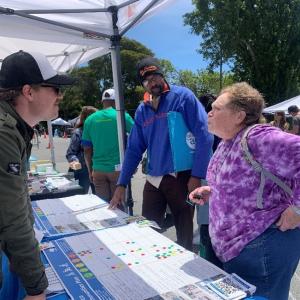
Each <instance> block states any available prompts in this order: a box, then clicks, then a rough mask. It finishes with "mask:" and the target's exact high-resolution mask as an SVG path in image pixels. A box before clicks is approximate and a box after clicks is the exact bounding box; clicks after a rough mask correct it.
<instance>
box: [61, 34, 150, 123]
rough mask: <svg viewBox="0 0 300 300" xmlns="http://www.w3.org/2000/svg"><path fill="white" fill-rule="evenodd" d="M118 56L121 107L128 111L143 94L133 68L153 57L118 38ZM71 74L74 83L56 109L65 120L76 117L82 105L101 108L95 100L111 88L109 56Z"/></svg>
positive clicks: (144, 48)
mask: <svg viewBox="0 0 300 300" xmlns="http://www.w3.org/2000/svg"><path fill="white" fill-rule="evenodd" d="M120 52H121V53H120V55H121V67H122V84H123V89H124V100H125V106H126V109H128V110H129V111H130V110H131V109H135V108H136V107H137V105H138V102H139V101H140V100H141V99H142V97H143V93H144V92H143V88H142V87H141V86H140V82H139V81H138V79H137V71H136V64H137V62H138V61H139V60H140V59H142V58H144V57H146V56H153V52H152V51H151V50H150V49H148V48H146V47H145V46H144V45H142V44H141V43H139V42H137V41H134V40H130V39H127V38H122V40H121V51H120ZM71 74H72V75H73V76H75V77H76V78H77V83H76V84H75V85H74V86H72V87H71V88H69V89H67V90H66V92H65V96H64V100H63V101H62V102H61V105H60V107H61V109H60V115H61V116H62V117H63V118H66V119H70V118H73V117H75V116H78V114H79V112H80V110H81V107H82V106H84V105H96V106H100V105H101V102H99V101H98V100H99V99H101V95H102V93H103V91H104V90H105V89H108V88H111V87H112V86H113V78H112V66H111V57H110V54H107V55H104V56H101V57H99V58H96V59H93V60H91V61H90V62H89V63H88V65H87V66H84V67H79V68H76V69H74V70H73V72H72V73H71Z"/></svg>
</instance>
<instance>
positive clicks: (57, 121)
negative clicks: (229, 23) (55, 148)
mask: <svg viewBox="0 0 300 300" xmlns="http://www.w3.org/2000/svg"><path fill="white" fill-rule="evenodd" d="M51 124H52V125H60V126H71V124H70V123H69V122H67V121H65V120H64V119H62V118H57V119H55V120H53V121H51Z"/></svg>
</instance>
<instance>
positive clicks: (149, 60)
mask: <svg viewBox="0 0 300 300" xmlns="http://www.w3.org/2000/svg"><path fill="white" fill-rule="evenodd" d="M137 71H138V74H137V76H138V79H139V81H140V82H141V83H142V82H143V81H144V80H145V78H146V76H148V75H150V74H159V75H161V76H164V74H163V72H162V70H161V67H160V65H159V61H158V60H157V59H156V58H154V57H145V58H143V59H142V60H140V61H139V63H138V64H137Z"/></svg>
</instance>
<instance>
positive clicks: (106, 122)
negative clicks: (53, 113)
mask: <svg viewBox="0 0 300 300" xmlns="http://www.w3.org/2000/svg"><path fill="white" fill-rule="evenodd" d="M102 105H103V109H102V110H98V111H97V112H95V113H94V114H92V115H91V116H89V117H88V118H87V119H86V121H85V123H84V128H83V134H82V141H81V143H82V145H83V148H84V157H85V161H86V165H87V167H88V171H89V176H90V181H91V182H93V183H94V186H95V190H96V195H97V196H99V197H100V198H102V199H103V200H105V201H107V202H109V201H110V199H111V197H112V195H113V194H114V191H115V189H116V184H117V180H118V177H119V174H120V154H119V142H118V132H117V112H116V109H115V90H114V89H108V90H105V91H104V92H103V94H102ZM125 123H126V132H127V133H129V132H130V130H131V128H132V126H133V120H132V118H131V117H130V115H129V114H127V113H126V114H125Z"/></svg>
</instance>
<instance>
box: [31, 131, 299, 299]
mask: <svg viewBox="0 0 300 300" xmlns="http://www.w3.org/2000/svg"><path fill="white" fill-rule="evenodd" d="M69 142H70V139H69V138H59V137H54V152H55V162H56V169H57V171H59V172H67V171H68V162H67V160H66V158H65V154H66V150H67V148H68V145H69ZM48 146H49V139H48V137H46V138H44V137H43V136H41V137H40V138H39V143H38V145H37V142H36V140H35V141H34V145H33V148H32V155H34V156H35V157H36V158H37V159H39V160H50V157H51V154H50V150H49V149H48ZM145 178H146V176H145V175H144V174H143V173H142V172H141V168H140V167H139V168H138V171H137V172H136V174H135V175H134V176H133V179H132V197H133V201H134V205H133V213H134V215H140V214H141V211H142V209H141V208H142V195H143V186H144V183H145ZM194 225H195V226H194V228H195V232H194V243H195V244H198V243H199V234H198V230H197V223H196V218H195V220H194ZM163 235H165V236H166V237H168V238H170V239H171V240H173V241H176V233H175V228H174V226H173V227H171V228H169V229H168V230H166V231H165V232H164V233H163ZM299 251H300V249H299ZM282 259H284V258H282ZM289 300H300V264H299V265H298V269H297V271H296V273H295V275H294V278H293V280H292V284H291V289H290V296H289Z"/></svg>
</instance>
